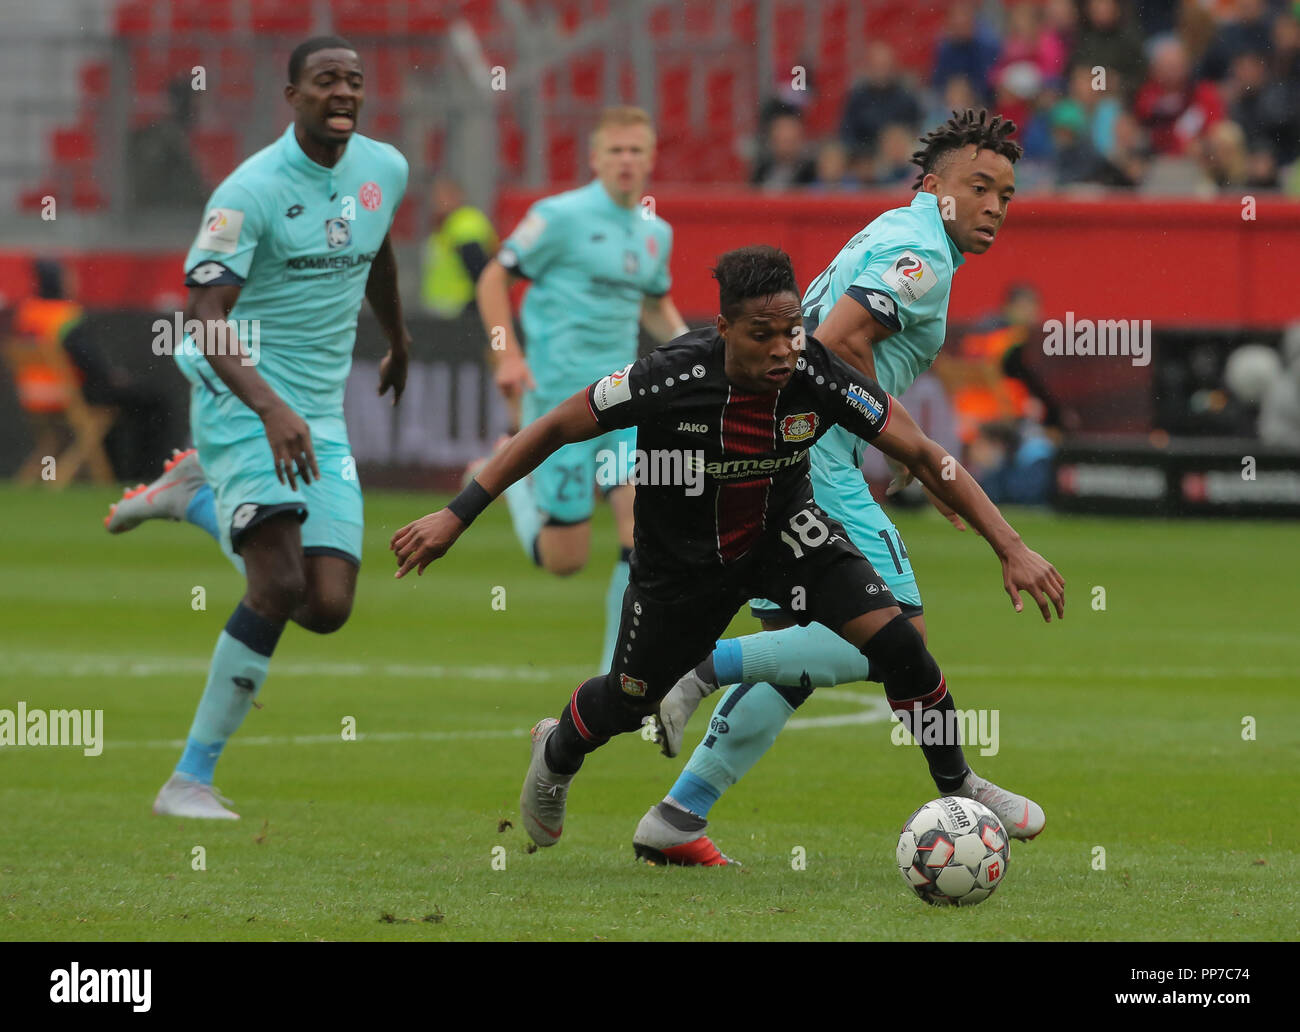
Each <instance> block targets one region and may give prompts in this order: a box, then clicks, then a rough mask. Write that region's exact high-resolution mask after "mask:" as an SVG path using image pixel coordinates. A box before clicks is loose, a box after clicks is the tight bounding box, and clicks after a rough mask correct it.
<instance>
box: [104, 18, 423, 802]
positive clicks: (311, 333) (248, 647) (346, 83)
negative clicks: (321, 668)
mask: <svg viewBox="0 0 1300 1032" xmlns="http://www.w3.org/2000/svg"><path fill="white" fill-rule="evenodd" d="M284 95H285V98H286V100H287V101H288V102H289V104H290V106H291V107H292V108H293V111H294V121H293V123H292V124H291V125H290V126H289V127H288V128H287V129H286V130H285V132H284V133H283V134H282V135H281V137H280V138H279V140H277V141H276V142H275V143H273V144H271V146H269V147H267V148H265V149H263V150H261V151H259V152H258V153H257V154H255V155H253V156H252V157H251V158H249V159H248V160H247V161H245V162H244V163H243V164H242V165H240V166H239V168H237V169H236V170H235V171H234V172H233V173H231V175H230V176H229V177H228V178H227V179H226V180H225V182H223V183H222V184H221V185H220V186H218V187H217V189H216V191H215V192H214V193H213V195H212V199H211V201H210V202H209V204H208V206H207V209H206V212H205V214H204V217H203V224H202V226H201V228H200V230H199V233H198V236H197V238H196V239H195V241H194V245H193V246H192V247H191V248H190V251H189V254H188V255H187V256H186V259H185V284H186V286H187V287H188V288H189V297H188V300H187V302H186V306H185V319H186V320H187V321H190V320H196V321H197V325H198V326H200V327H202V329H201V331H200V332H198V333H197V335H193V334H192V335H191V336H190V337H189V338H188V339H187V340H186V341H185V346H184V347H179V348H177V349H176V361H177V364H178V365H179V366H180V368H181V371H182V372H183V373H184V374H185V376H186V378H187V379H188V380H189V381H190V384H191V401H190V426H191V431H192V433H193V436H194V443H195V445H196V446H197V454H192V453H186V455H184V456H180V457H178V458H177V459H176V460H174V461H173V462H172V463H169V468H168V469H167V471H166V472H165V473H164V476H163V478H161V479H160V480H159V481H156V482H155V484H154V485H153V486H152V487H150V488H148V489H138V490H137V491H136V492H128V497H126V498H124V499H123V500H122V501H121V502H119V503H118V504H117V506H115V507H114V509H113V511H112V512H110V515H109V518H108V520H107V521H106V522H107V524H108V527H109V530H110V531H113V532H121V531H124V530H129V529H131V528H132V527H134V526H136V525H138V524H139V522H141V521H142V520H144V519H147V518H150V517H153V516H170V517H171V518H173V519H180V518H183V519H187V520H189V521H190V522H192V523H195V524H197V525H199V526H201V527H203V528H204V529H205V530H207V531H208V532H209V533H210V534H212V536H213V537H215V538H216V539H217V540H218V541H219V542H220V544H221V546H222V548H223V550H224V551H226V553H227V554H228V555H230V556H231V557H232V558H233V559H235V560H236V565H239V566H241V568H242V569H243V571H244V573H245V576H246V578H247V582H248V587H247V591H246V593H245V595H244V597H243V599H242V600H241V601H240V603H239V605H238V606H237V607H236V608H235V611H234V613H233V614H231V616H230V619H229V620H228V621H227V623H226V626H225V629H224V630H223V631H222V632H221V634H220V635H219V637H218V640H217V645H216V649H215V651H214V652H213V655H212V662H211V666H210V668H209V674H208V681H207V687H206V688H205V689H204V692H203V696H202V698H201V700H200V701H199V706H198V711H197V713H196V714H195V717H194V722H193V724H192V726H191V728H190V733H189V738H188V741H187V743H186V746H185V750H184V752H183V754H182V756H181V759H180V762H179V763H178V764H177V767H176V770H175V773H174V774H173V775H172V777H171V778H170V779H169V780H168V781H167V783H166V784H165V785H164V786H163V787H162V789H161V791H159V793H158V797H157V799H156V800H155V802H154V813H157V814H166V815H168V816H174V817H199V818H215V819H224V820H232V819H235V818H237V817H238V814H236V813H234V812H233V811H232V810H230V809H229V808H227V806H226V805H225V803H227V802H229V800H225V799H224V798H223V797H222V796H221V795H220V794H219V793H218V792H217V791H216V789H215V788H213V786H212V778H213V770H214V768H215V766H216V763H217V759H218V758H219V757H220V755H221V751H222V749H223V747H224V746H225V743H226V741H227V740H228V739H229V738H230V736H231V735H232V734H234V733H235V731H236V730H237V729H238V727H239V725H240V724H241V723H242V721H243V719H244V717H245V715H246V714H247V713H248V711H249V708H250V707H251V706H252V705H253V700H254V698H255V697H256V696H257V694H258V692H259V690H260V689H261V687H262V683H263V682H264V681H265V679H266V675H267V669H268V666H269V664H270V659H271V654H272V652H273V651H274V649H275V646H276V643H277V642H278V641H279V638H280V634H281V632H282V631H283V630H284V627H285V624H287V623H288V622H289V621H293V622H294V623H297V624H298V625H299V626H301V627H303V628H305V629H307V630H309V631H314V632H316V633H318V634H328V633H330V632H331V631H335V630H337V629H338V628H340V627H341V626H343V624H344V623H345V622H346V621H347V619H348V616H349V614H350V612H351V609H352V600H353V596H354V594H355V592H356V582H357V568H358V567H359V565H360V563H361V542H362V530H363V519H362V503H361V485H360V482H359V480H358V479H357V473H356V467H355V464H354V463H353V460H352V456H351V449H350V447H349V444H348V434H347V426H346V425H345V423H344V419H343V390H344V385H345V383H346V382H347V378H348V373H349V371H350V369H351V365H352V349H353V346H354V344H355V340H356V329H357V313H358V311H359V310H360V307H361V301H362V299H363V298H365V299H366V300H368V301H369V302H370V305H371V308H372V309H374V312H375V315H376V317H377V318H378V320H379V323H380V325H381V326H382V328H383V331H384V334H385V336H386V337H387V338H388V341H389V345H390V350H389V352H388V354H387V356H385V358H384V360H383V362H382V363H381V366H380V384H379V390H380V393H383V392H385V391H387V390H388V389H389V388H392V389H393V392H394V398H393V400H394V404H396V401H397V399H398V398H399V397H400V396H401V392H402V388H403V387H404V385H405V382H406V368H407V361H408V353H409V344H410V334H409V333H408V332H407V330H406V326H405V323H404V321H403V318H402V307H401V302H400V299H399V297H398V293H397V265H396V261H395V259H394V256H393V248H392V244H391V242H390V240H389V236H388V232H389V228H390V226H391V225H392V221H393V214H394V212H395V211H396V210H397V206H398V205H399V204H400V203H401V200H402V195H403V194H404V193H405V191H406V183H407V176H408V168H407V163H406V159H405V158H403V157H402V155H401V154H400V153H398V151H397V150H396V149H395V148H393V147H391V146H389V145H388V144H385V143H380V142H378V141H376V140H371V139H368V138H366V137H364V136H361V135H359V134H357V133H356V132H355V128H356V124H357V118H358V115H359V114H360V111H361V106H362V102H363V100H364V96H365V85H364V75H363V72H362V69H361V64H360V61H359V60H358V58H357V55H356V52H355V51H354V50H353V48H352V46H351V44H349V43H348V42H347V41H346V40H343V39H340V38H338V37H334V36H324V37H317V38H314V39H310V40H307V41H306V42H304V43H302V44H301V45H299V46H298V47H297V48H296V49H295V50H294V52H293V54H292V56H291V57H290V59H289V81H288V84H287V85H286V86H285V90H284ZM191 325H193V324H191ZM232 328H234V329H233V331H232ZM232 332H234V333H238V334H239V335H240V336H239V344H240V345H241V347H240V348H239V349H237V348H235V347H232V346H230V345H231V344H232V343H233V341H232V340H231V339H230V334H231V333H232ZM178 343H179V342H178Z"/></svg>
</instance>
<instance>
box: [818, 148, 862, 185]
mask: <svg viewBox="0 0 1300 1032" xmlns="http://www.w3.org/2000/svg"><path fill="white" fill-rule="evenodd" d="M813 185H814V186H816V187H818V188H819V189H822V190H852V189H858V188H861V186H862V183H861V181H859V180H858V179H856V178H855V177H854V176H853V174H852V172H851V171H850V170H849V151H848V148H847V147H845V146H844V144H842V143H840V141H839V140H827V141H826V142H824V143H823V144H822V145H821V146H820V147H819V148H818V149H817V182H816V183H814V184H813Z"/></svg>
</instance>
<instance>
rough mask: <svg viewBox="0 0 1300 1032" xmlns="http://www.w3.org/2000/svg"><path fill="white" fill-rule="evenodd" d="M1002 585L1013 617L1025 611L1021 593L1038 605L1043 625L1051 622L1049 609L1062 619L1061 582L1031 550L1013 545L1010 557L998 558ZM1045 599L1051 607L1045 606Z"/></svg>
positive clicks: (1062, 595) (1063, 594)
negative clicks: (1000, 564) (1012, 606)
mask: <svg viewBox="0 0 1300 1032" xmlns="http://www.w3.org/2000/svg"><path fill="white" fill-rule="evenodd" d="M1002 584H1003V587H1005V588H1006V589H1007V594H1008V595H1010V596H1011V602H1012V604H1013V605H1014V606H1015V607H1016V612H1017V613H1018V612H1020V611H1021V610H1022V609H1024V608H1025V604H1024V602H1022V601H1021V599H1020V592H1022V591H1023V592H1025V593H1026V594H1027V595H1029V596H1030V598H1032V599H1033V600H1034V601H1035V602H1037V603H1038V608H1039V609H1040V610H1041V611H1042V614H1043V619H1044V620H1045V621H1047V622H1048V623H1051V622H1052V606H1054V607H1055V608H1056V615H1057V616H1059V617H1060V618H1061V619H1062V620H1064V619H1065V578H1064V577H1062V576H1061V575H1060V574H1059V573H1057V572H1056V567H1055V566H1053V565H1052V564H1051V563H1049V562H1048V561H1047V560H1046V559H1044V558H1043V557H1042V556H1041V555H1039V554H1038V553H1037V552H1035V551H1034V550H1033V549H1032V548H1027V547H1025V545H1023V544H1021V545H1017V546H1016V548H1015V549H1014V550H1013V551H1012V552H1011V553H1010V554H1008V555H1005V556H1003V557H1002ZM1049 599H1050V601H1051V606H1049V605H1048V600H1049Z"/></svg>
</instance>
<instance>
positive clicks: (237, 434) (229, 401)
mask: <svg viewBox="0 0 1300 1032" xmlns="http://www.w3.org/2000/svg"><path fill="white" fill-rule="evenodd" d="M205 379H206V377H205ZM223 386H224V385H223ZM307 425H308V427H309V428H310V429H311V435H312V450H313V451H314V452H315V454H316V464H317V466H319V467H320V474H321V475H320V479H319V480H316V479H313V480H312V482H311V483H310V484H304V483H303V482H302V480H301V478H298V477H295V479H296V480H297V485H298V486H297V489H294V488H291V487H289V485H288V483H284V484H282V483H280V481H279V479H278V478H277V477H276V475H275V460H274V458H273V457H272V455H271V445H270V442H268V441H267V439H266V431H265V430H264V429H263V427H262V421H261V419H259V418H258V417H257V415H256V413H254V412H253V411H252V410H251V409H250V408H248V406H247V405H245V404H244V403H243V402H241V401H240V400H239V399H238V398H236V397H235V396H234V395H233V394H231V393H230V392H229V391H226V390H222V391H220V392H216V393H214V391H213V388H212V387H211V386H209V385H207V384H199V385H196V386H194V388H193V390H192V393H191V398H190V431H191V433H192V434H193V436H194V446H195V447H196V448H198V450H199V462H200V463H201V464H202V466H203V472H204V473H205V474H206V476H207V479H208V483H209V484H210V485H211V486H212V490H213V493H214V494H215V496H216V509H217V528H218V530H219V531H220V532H221V537H222V543H223V544H224V545H227V546H229V547H230V549H231V550H232V551H234V552H236V553H238V552H239V546H240V540H241V538H242V537H243V536H244V534H246V533H247V532H248V531H249V530H250V529H251V528H253V527H255V526H257V525H258V524H259V523H261V522H262V521H263V520H266V519H267V518H269V517H271V516H274V515H277V514H279V513H284V512H289V513H294V514H296V515H297V516H298V519H299V521H300V522H301V523H302V546H303V552H304V553H305V554H307V555H338V556H340V557H342V558H344V559H348V560H350V561H351V562H353V563H356V564H357V565H358V566H359V565H360V564H361V541H362V535H363V532H364V530H365V520H364V516H363V507H362V501H361V481H360V480H359V479H358V476H357V469H356V463H355V461H353V458H352V449H351V446H350V445H349V444H348V439H347V426H346V424H345V423H344V421H343V417H342V415H338V416H329V417H324V418H318V419H308V420H307Z"/></svg>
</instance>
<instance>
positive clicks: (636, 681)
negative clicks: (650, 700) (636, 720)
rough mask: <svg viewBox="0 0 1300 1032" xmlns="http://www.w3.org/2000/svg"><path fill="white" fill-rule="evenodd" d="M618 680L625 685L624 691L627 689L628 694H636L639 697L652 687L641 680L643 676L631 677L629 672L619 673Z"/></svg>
mask: <svg viewBox="0 0 1300 1032" xmlns="http://www.w3.org/2000/svg"><path fill="white" fill-rule="evenodd" d="M618 680H619V683H620V684H621V685H622V687H623V691H625V692H626V693H627V694H628V695H636V696H638V697H639V696H642V695H644V694H645V693H646V690H647V689H648V688H649V687H650V686H649V685H648V684H646V683H645V682H644V681H643V680H641V678H639V677H629V676H628V675H627V674H619V675H618Z"/></svg>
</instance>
